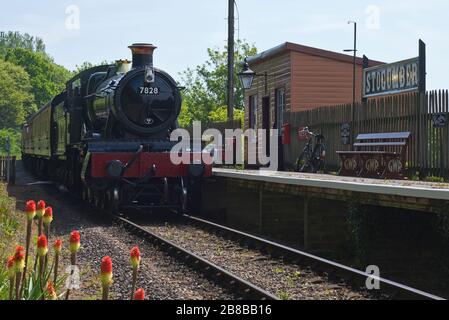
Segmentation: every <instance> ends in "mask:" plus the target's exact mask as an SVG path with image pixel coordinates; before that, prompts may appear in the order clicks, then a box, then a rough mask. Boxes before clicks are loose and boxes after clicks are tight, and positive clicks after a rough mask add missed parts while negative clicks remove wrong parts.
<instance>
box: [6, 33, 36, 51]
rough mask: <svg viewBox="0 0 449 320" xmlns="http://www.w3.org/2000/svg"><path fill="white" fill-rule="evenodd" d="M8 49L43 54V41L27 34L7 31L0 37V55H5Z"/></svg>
mask: <svg viewBox="0 0 449 320" xmlns="http://www.w3.org/2000/svg"><path fill="white" fill-rule="evenodd" d="M8 48H10V49H15V48H22V49H26V50H29V51H34V52H45V44H44V41H43V40H42V39H41V38H39V37H32V36H30V35H29V34H28V33H25V34H21V33H20V32H18V31H9V32H7V33H5V34H2V36H1V37H0V55H4V54H6V52H7V50H8Z"/></svg>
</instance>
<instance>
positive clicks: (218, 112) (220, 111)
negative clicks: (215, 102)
mask: <svg viewBox="0 0 449 320" xmlns="http://www.w3.org/2000/svg"><path fill="white" fill-rule="evenodd" d="M244 116H245V114H244V112H243V110H242V109H235V108H234V119H235V120H240V122H242V123H243V117H244ZM207 118H208V120H209V121H211V122H224V121H226V120H228V109H227V107H218V108H217V109H215V110H212V111H211V112H210V113H209V115H208V117H207Z"/></svg>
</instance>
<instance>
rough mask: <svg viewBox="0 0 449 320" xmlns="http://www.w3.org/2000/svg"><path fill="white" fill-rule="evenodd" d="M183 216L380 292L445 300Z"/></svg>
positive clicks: (420, 298)
mask: <svg viewBox="0 0 449 320" xmlns="http://www.w3.org/2000/svg"><path fill="white" fill-rule="evenodd" d="M182 217H183V218H185V219H187V220H188V221H190V222H192V223H197V224H199V225H202V226H204V227H206V228H213V229H215V230H217V231H220V232H225V233H227V234H230V235H233V236H237V237H240V238H242V239H246V240H250V241H252V242H253V243H255V244H257V245H259V247H260V246H262V247H265V248H270V249H272V250H273V251H277V252H283V254H285V255H286V256H289V257H292V258H296V259H298V260H299V262H305V263H307V264H312V265H314V266H315V268H319V267H321V268H322V269H325V270H330V271H331V272H335V273H336V274H344V276H345V277H343V278H349V279H353V278H356V280H358V281H360V282H361V281H363V283H366V280H367V279H372V280H377V281H379V283H380V288H381V289H380V291H379V293H381V292H387V291H392V292H393V293H394V295H398V296H400V297H404V298H407V299H419V300H423V299H424V300H446V299H444V298H442V297H439V296H436V295H434V294H431V293H428V292H425V291H422V290H419V289H415V288H412V287H410V286H407V285H404V284H401V283H398V282H395V281H391V280H388V279H385V278H382V277H379V276H375V275H372V274H369V273H367V272H364V271H361V270H358V269H355V268H352V267H349V266H346V265H343V264H341V263H337V262H334V261H331V260H328V259H324V258H321V257H318V256H316V255H313V254H310V253H307V252H304V251H300V250H297V249H295V248H291V247H288V246H285V245H282V244H279V243H276V242H273V241H270V240H267V239H264V238H261V237H258V236H255V235H252V234H248V233H245V232H242V231H239V230H235V229H232V228H229V227H226V226H222V225H219V224H217V223H214V222H211V221H207V220H204V219H201V218H197V217H194V216H191V215H187V214H184V215H182ZM384 287H387V290H385V288H384Z"/></svg>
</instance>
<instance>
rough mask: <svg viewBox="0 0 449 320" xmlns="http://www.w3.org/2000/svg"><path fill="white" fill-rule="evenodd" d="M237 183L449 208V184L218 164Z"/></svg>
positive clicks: (409, 206) (419, 207) (420, 207)
mask: <svg viewBox="0 0 449 320" xmlns="http://www.w3.org/2000/svg"><path fill="white" fill-rule="evenodd" d="M213 174H214V176H215V177H219V178H224V179H232V180H233V184H234V185H238V186H240V187H249V188H258V189H260V188H261V189H263V190H269V191H273V192H277V193H286V194H290V195H301V196H306V197H314V198H325V199H330V200H343V201H357V202H360V203H363V204H369V205H378V206H386V207H395V208H402V209H411V210H417V211H426V212H433V213H440V212H443V211H444V210H446V209H448V208H449V184H446V183H431V182H421V181H409V180H378V179H367V178H357V177H342V176H334V175H326V174H306V173H294V172H275V171H264V170H235V169H224V168H214V169H213Z"/></svg>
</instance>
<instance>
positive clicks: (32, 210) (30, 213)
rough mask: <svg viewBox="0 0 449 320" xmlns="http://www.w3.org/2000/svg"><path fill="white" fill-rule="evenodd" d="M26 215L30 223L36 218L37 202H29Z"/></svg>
mask: <svg viewBox="0 0 449 320" xmlns="http://www.w3.org/2000/svg"><path fill="white" fill-rule="evenodd" d="M25 213H26V215H27V219H28V221H31V220H33V219H34V217H35V216H36V202H34V201H33V200H29V201H27V203H26V207H25Z"/></svg>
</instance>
